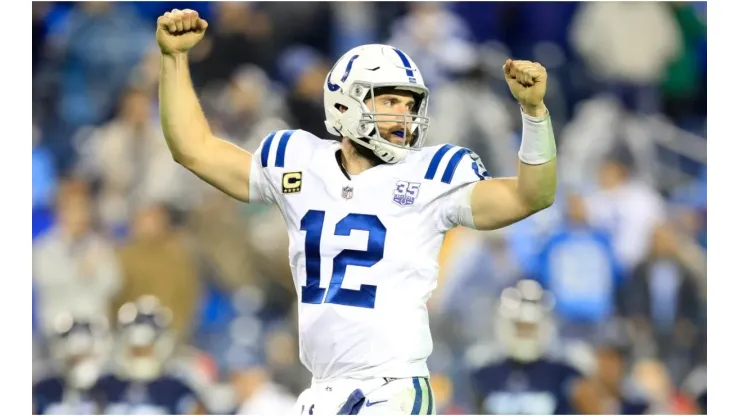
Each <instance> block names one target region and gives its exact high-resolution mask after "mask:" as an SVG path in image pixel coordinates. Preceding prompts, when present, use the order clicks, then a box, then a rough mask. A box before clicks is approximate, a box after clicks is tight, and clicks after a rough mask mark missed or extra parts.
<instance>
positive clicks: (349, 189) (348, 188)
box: [342, 186, 354, 199]
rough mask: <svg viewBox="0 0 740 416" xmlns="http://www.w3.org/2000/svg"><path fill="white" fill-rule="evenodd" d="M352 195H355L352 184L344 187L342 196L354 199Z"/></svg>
mask: <svg viewBox="0 0 740 416" xmlns="http://www.w3.org/2000/svg"><path fill="white" fill-rule="evenodd" d="M352 195H354V191H353V190H352V187H351V186H344V187H342V198H344V199H352Z"/></svg>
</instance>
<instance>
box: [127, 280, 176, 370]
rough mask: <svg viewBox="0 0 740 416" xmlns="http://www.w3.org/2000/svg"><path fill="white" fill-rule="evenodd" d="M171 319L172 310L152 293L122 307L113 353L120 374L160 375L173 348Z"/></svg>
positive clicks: (173, 338) (173, 339)
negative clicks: (115, 350) (115, 351)
mask: <svg viewBox="0 0 740 416" xmlns="http://www.w3.org/2000/svg"><path fill="white" fill-rule="evenodd" d="M171 322H172V312H171V311H170V310H169V309H168V308H166V307H164V306H162V305H161V304H160V302H159V299H157V298H156V297H154V296H151V295H145V296H142V297H140V298H139V299H137V300H136V302H129V303H126V304H124V305H123V306H121V308H120V309H119V310H118V326H119V334H118V335H119V339H118V345H117V347H118V351H117V354H116V361H117V362H116V364H118V366H119V368H118V370H120V372H119V374H120V375H121V376H123V377H125V378H128V379H130V380H135V381H151V380H154V379H155V378H157V377H159V376H160V375H161V374H162V372H163V371H164V365H165V362H166V361H167V360H168V359H169V358H170V357H171V356H172V354H173V351H174V348H175V336H174V333H173V332H172V331H171Z"/></svg>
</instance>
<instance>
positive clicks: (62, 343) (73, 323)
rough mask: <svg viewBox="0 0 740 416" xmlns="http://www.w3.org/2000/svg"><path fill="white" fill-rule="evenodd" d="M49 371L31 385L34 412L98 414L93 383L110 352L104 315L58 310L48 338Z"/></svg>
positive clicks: (98, 409) (99, 403) (98, 406)
mask: <svg viewBox="0 0 740 416" xmlns="http://www.w3.org/2000/svg"><path fill="white" fill-rule="evenodd" d="M49 345H50V352H51V358H52V367H53V370H55V371H53V373H52V374H51V375H49V376H46V377H44V378H42V379H41V380H39V381H37V382H36V383H34V385H33V413H34V414H86V415H91V414H93V415H94V414H99V413H100V412H101V411H102V408H101V406H102V405H101V402H100V400H99V397H98V396H96V395H95V393H94V391H93V390H94V389H93V387H94V386H95V383H96V382H97V381H98V378H99V377H100V374H101V372H102V371H103V368H104V365H105V362H106V361H107V359H108V356H109V353H110V347H111V343H110V333H109V332H108V322H107V321H106V320H105V319H104V318H99V319H94V318H89V319H83V318H79V317H74V316H72V315H70V314H61V315H59V316H57V317H56V318H55V319H54V327H53V333H52V335H51V339H50V342H49Z"/></svg>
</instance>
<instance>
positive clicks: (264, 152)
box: [249, 130, 300, 204]
mask: <svg viewBox="0 0 740 416" xmlns="http://www.w3.org/2000/svg"><path fill="white" fill-rule="evenodd" d="M296 133H297V131H296V130H280V131H275V132H272V133H270V134H268V135H267V137H265V138H264V139H263V140H262V142H261V143H260V145H259V147H258V148H257V150H256V151H255V152H254V155H253V157H252V166H251V168H250V173H249V202H257V203H270V204H275V203H277V201H278V198H279V197H280V195H281V194H282V192H281V189H282V191H285V189H283V188H285V186H284V184H283V183H282V182H283V173H284V172H287V171H288V170H290V169H286V167H288V166H289V165H290V162H292V160H291V159H295V157H292V158H289V156H288V154H289V153H300V149H296V147H300V146H296V144H298V143H296V142H298V141H300V139H298V140H296V137H298V136H300V134H296ZM291 156H294V155H291ZM287 186H288V187H290V186H291V184H290V183H288V185H287Z"/></svg>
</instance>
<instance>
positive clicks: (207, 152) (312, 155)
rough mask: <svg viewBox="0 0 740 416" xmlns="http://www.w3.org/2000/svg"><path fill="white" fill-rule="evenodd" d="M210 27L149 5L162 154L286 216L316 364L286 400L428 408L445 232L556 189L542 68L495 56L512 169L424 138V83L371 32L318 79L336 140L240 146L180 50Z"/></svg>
mask: <svg viewBox="0 0 740 416" xmlns="http://www.w3.org/2000/svg"><path fill="white" fill-rule="evenodd" d="M207 27H208V23H207V22H206V21H205V20H203V19H201V18H200V17H199V16H198V13H197V12H195V11H192V10H173V11H171V12H167V13H165V14H164V15H162V16H161V17H160V18H159V19H158V22H157V31H156V37H157V41H158V44H159V47H160V50H161V67H160V76H159V96H160V115H161V123H162V129H163V131H164V136H165V139H166V140H167V144H168V146H169V148H170V150H171V152H172V156H173V158H174V159H175V161H177V162H178V163H180V164H181V165H182V166H184V167H185V168H187V169H189V170H190V171H192V172H193V173H194V174H196V175H197V176H198V177H200V178H202V179H203V180H204V181H206V182H208V183H209V184H211V185H213V186H215V187H216V188H218V189H220V190H221V191H223V192H225V193H226V194H228V195H231V196H232V197H234V198H236V199H238V200H241V201H244V202H249V203H269V204H275V205H277V206H278V207H279V209H280V211H281V213H282V215H283V217H284V219H285V221H286V223H287V225H288V232H289V238H290V254H289V259H288V261H289V262H290V266H291V269H292V273H293V278H294V281H295V286H296V290H297V294H298V299H299V305H300V306H299V312H298V313H299V319H298V320H299V333H300V357H301V361H302V363H303V364H304V365H305V366H306V367H307V368H308V369H309V371H310V372H311V373H312V375H313V382H312V385H311V387H310V388H309V389H307V390H306V391H305V392H303V394H301V395H300V396H299V398H298V400H297V403H296V407H295V411H296V413H301V411H302V410H303V411H305V412H306V413H309V412H311V411H312V412H314V413H315V414H337V413H339V414H357V413H361V414H373V413H377V414H420V413H423V414H433V413H434V412H435V408H434V401H433V397H432V391H431V388H430V384H429V370H428V368H427V365H426V361H427V357H428V356H429V354H430V352H431V351H432V339H431V334H430V330H429V319H428V313H427V306H426V302H427V300H428V299H429V297H430V296H431V293H432V291H433V290H434V288H435V286H436V279H437V271H438V262H437V261H438V255H439V252H440V248H441V245H442V241H443V238H444V236H445V233H446V232H447V231H448V230H449V229H451V228H453V227H457V226H465V227H471V228H476V229H480V230H492V229H497V228H500V227H504V226H507V225H509V224H512V223H514V222H516V221H519V220H521V219H523V218H526V217H528V216H530V215H532V214H534V213H536V212H538V211H540V210H542V209H545V208H547V207H548V206H550V205H551V204H552V203H553V201H554V198H555V192H556V162H555V156H556V154H555V153H556V152H555V139H554V135H553V129H552V125H551V122H550V117H549V113H548V111H547V108H546V107H545V104H544V96H545V91H546V83H547V73H546V71H545V68H544V67H542V65H540V64H538V63H536V62H530V61H513V60H507V61H506V64H505V65H504V67H503V72H504V74H505V76H506V81H507V83H508V85H509V87H510V90H511V92H512V94H513V96H514V97H515V98H516V99H517V100H518V102H519V104H520V106H521V116H522V119H523V125H524V128H523V133H522V143H521V148H520V151H519V159H520V161H521V162H520V164H519V174H518V176H517V177H514V178H498V179H492V178H491V177H490V175H489V174H488V172H487V171H486V168H485V167H484V165H483V163H482V162H481V160H480V159H479V158H478V156H477V155H476V154H475V153H473V152H472V151H471V150H469V149H466V148H462V147H459V146H454V145H451V144H444V145H439V146H433V147H424V142H425V140H426V137H427V131H428V129H429V118H428V117H427V116H426V114H427V109H428V106H429V99H430V98H429V90H428V89H427V88H426V86H425V85H424V79H423V77H422V75H421V73H420V72H419V68H418V66H417V65H416V64H415V63H414V61H413V60H412V59H411V58H410V57H409V56H408V55H407V54H406V53H404V52H403V51H401V50H399V49H396V48H394V47H392V46H388V45H378V44H373V45H363V46H359V47H356V48H354V49H352V50H350V51H348V52H347V53H346V54H345V55H343V56H342V57H341V58H340V59H339V60H338V61H337V62H336V64H335V65H334V67H333V68H332V69H331V70H330V71H329V73H328V74H327V76H326V79H325V81H324V108H325V115H326V117H325V125H326V128H327V130H328V131H329V133H331V134H333V135H335V136H336V137H337V138H338V139H339V138H341V140H336V141H335V140H322V139H320V138H318V137H317V136H315V135H314V134H312V133H310V132H307V131H303V130H285V131H275V132H272V133H270V134H269V135H267V136H266V137H265V138H264V140H263V141H262V142H261V144H260V145H259V147H258V148H257V149H256V151H255V152H254V153H250V152H248V151H246V150H243V149H241V148H239V147H237V146H234V145H232V144H230V143H228V142H227V141H224V140H221V139H219V138H217V137H215V136H214V134H213V132H212V131H211V129H210V127H209V125H208V122H207V120H206V118H205V116H204V114H203V111H202V109H201V107H200V105H199V103H198V98H197V96H196V93H195V91H194V89H193V87H192V82H191V79H190V74H189V69H188V50H190V49H191V48H192V47H193V46H195V45H196V44H197V43H198V42H199V41H200V40H201V39H202V38H203V36H204V34H205V32H206V29H207ZM450 139H454V138H450ZM512 156H513V155H512Z"/></svg>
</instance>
